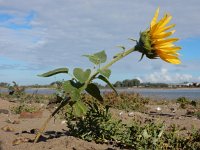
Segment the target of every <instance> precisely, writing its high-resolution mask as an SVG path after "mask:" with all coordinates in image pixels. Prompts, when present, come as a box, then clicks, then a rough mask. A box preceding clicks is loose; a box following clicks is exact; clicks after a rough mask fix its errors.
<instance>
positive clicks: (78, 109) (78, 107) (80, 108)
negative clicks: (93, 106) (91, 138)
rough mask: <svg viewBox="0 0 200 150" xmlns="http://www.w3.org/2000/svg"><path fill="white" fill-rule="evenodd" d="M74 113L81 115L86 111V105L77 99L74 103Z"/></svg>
mask: <svg viewBox="0 0 200 150" xmlns="http://www.w3.org/2000/svg"><path fill="white" fill-rule="evenodd" d="M73 108H74V115H75V116H77V117H81V116H83V115H85V114H86V113H87V106H86V105H85V104H84V103H83V102H82V101H77V102H76V103H75V104H74V105H73Z"/></svg>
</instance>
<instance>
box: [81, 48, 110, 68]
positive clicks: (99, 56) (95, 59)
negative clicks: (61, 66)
mask: <svg viewBox="0 0 200 150" xmlns="http://www.w3.org/2000/svg"><path fill="white" fill-rule="evenodd" d="M83 56H85V57H88V58H89V60H90V61H91V62H92V63H94V64H96V65H98V64H101V63H105V62H106V60H107V55H106V53H105V51H100V52H98V53H95V54H93V55H83Z"/></svg>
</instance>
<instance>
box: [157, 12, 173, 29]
mask: <svg viewBox="0 0 200 150" xmlns="http://www.w3.org/2000/svg"><path fill="white" fill-rule="evenodd" d="M171 19H172V16H171V15H169V14H166V18H165V20H164V21H163V22H162V23H161V24H160V26H159V27H160V28H163V27H164V26H165V25H167V24H168V23H169V22H170V20H171Z"/></svg>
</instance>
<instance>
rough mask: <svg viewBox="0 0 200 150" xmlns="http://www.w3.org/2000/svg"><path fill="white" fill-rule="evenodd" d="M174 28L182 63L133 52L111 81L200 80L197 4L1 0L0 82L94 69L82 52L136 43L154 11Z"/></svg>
mask: <svg viewBox="0 0 200 150" xmlns="http://www.w3.org/2000/svg"><path fill="white" fill-rule="evenodd" d="M158 7H160V17H162V16H163V14H164V13H165V12H169V13H170V14H171V15H172V16H173V19H172V21H171V22H172V23H175V24H176V33H175V35H174V36H175V37H179V38H180V41H179V42H177V45H178V46H181V47H182V50H181V51H180V58H181V60H182V64H181V65H172V64H168V63H165V62H163V61H161V60H159V59H158V60H153V61H152V60H148V59H147V58H144V59H143V60H142V61H141V62H139V59H140V56H141V54H139V53H133V54H131V55H130V56H128V57H127V58H124V59H123V60H122V61H120V62H118V63H116V64H114V65H113V66H112V67H111V69H112V75H111V77H110V79H111V81H112V82H115V81H116V80H123V79H126V78H128V79H132V78H138V79H140V80H142V81H143V82H146V81H149V82H170V83H172V82H173V83H174V82H184V81H193V82H200V43H199V42H200V16H199V14H200V1H198V0H190V1H188V0H174V1H166V0H159V1H154V2H152V1H148V0H146V1H141V0H134V1H133V0H123V1H122V0H33V1H28V0H14V1H13V0H0V82H9V83H11V82H12V81H16V82H18V83H20V84H23V85H24V84H48V83H51V82H53V81H56V80H61V79H68V77H67V76H66V75H65V76H64V75H57V76H55V77H51V78H41V77H37V74H41V73H43V72H46V71H48V70H51V69H55V68H57V67H68V68H69V69H70V70H71V71H72V70H73V68H74V67H83V68H87V67H92V65H91V64H90V63H89V61H88V60H87V59H86V58H84V57H82V55H83V54H92V53H95V52H98V51H101V50H106V53H107V55H108V58H110V59H111V58H112V56H113V55H114V54H115V53H118V52H120V51H121V50H120V49H119V48H118V47H117V46H119V45H123V46H125V47H126V48H130V47H132V46H134V45H135V43H133V42H131V41H129V40H128V38H136V39H138V35H139V32H140V31H143V30H145V29H146V28H148V27H149V22H150V21H151V19H152V17H153V15H154V12H155V10H156V9H157V8H158Z"/></svg>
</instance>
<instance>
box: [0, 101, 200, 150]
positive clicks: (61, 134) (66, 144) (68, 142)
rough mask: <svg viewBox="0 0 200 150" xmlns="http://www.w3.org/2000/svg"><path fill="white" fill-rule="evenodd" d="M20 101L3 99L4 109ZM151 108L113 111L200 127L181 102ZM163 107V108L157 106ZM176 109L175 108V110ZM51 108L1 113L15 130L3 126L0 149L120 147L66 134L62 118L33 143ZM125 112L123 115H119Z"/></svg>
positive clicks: (129, 117) (2, 123)
mask: <svg viewBox="0 0 200 150" xmlns="http://www.w3.org/2000/svg"><path fill="white" fill-rule="evenodd" d="M15 105H17V104H16V103H13V102H9V101H5V100H2V99H0V109H7V110H10V107H12V106H15ZM148 107H149V108H150V109H149V111H148V113H146V114H144V113H140V112H125V111H121V110H116V109H111V112H112V114H113V115H114V117H116V118H121V119H122V120H123V122H131V120H133V119H136V120H139V121H142V122H145V121H146V120H148V119H150V120H154V121H155V122H163V121H164V122H165V124H166V126H169V125H170V124H174V123H175V124H177V125H179V126H180V127H181V128H185V129H187V130H190V129H191V128H192V127H193V126H194V127H195V128H199V129H200V120H199V119H197V118H196V117H194V116H185V113H186V110H183V109H178V105H177V104H169V105H167V106H166V105H160V106H159V105H153V106H148ZM158 107H160V108H161V110H157V108H158ZM172 108H173V110H174V109H175V110H176V111H175V112H172ZM49 114H50V112H49V111H48V110H47V109H44V112H43V116H42V117H41V118H32V119H22V118H21V119H20V118H19V115H14V114H10V115H9V114H4V113H0V128H2V127H4V126H6V125H8V126H9V127H11V128H13V129H14V131H13V132H5V131H3V130H2V129H0V145H1V146H0V150H26V149H28V150H49V149H50V150H114V149H119V148H116V147H113V146H111V145H106V144H96V143H95V142H87V141H83V140H81V139H78V138H75V137H72V136H68V135H66V133H67V132H66V131H67V127H66V124H62V123H61V122H62V120H59V119H56V120H55V121H54V120H51V122H50V123H49V125H48V127H47V128H46V132H45V133H44V135H43V137H42V138H41V139H40V140H39V142H38V143H36V144H33V142H32V140H33V139H34V137H35V134H34V133H31V130H32V129H38V128H40V127H41V125H42V123H43V122H44V121H45V120H46V118H47V117H48V115H49ZM119 114H121V115H119ZM8 119H10V120H11V121H14V120H19V121H20V123H19V124H11V123H8V122H7V120H8ZM19 137H22V138H29V139H30V141H29V142H25V143H21V144H19V145H15V146H13V141H14V140H16V139H17V138H19Z"/></svg>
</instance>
